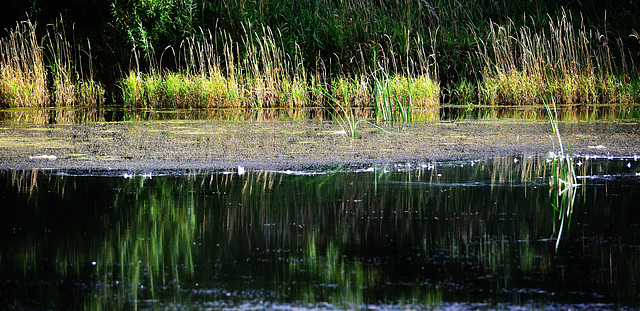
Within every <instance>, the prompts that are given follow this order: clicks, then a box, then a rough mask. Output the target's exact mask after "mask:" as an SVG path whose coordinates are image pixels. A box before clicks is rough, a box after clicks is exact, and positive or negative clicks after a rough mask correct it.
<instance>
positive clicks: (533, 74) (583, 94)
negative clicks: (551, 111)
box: [478, 11, 636, 104]
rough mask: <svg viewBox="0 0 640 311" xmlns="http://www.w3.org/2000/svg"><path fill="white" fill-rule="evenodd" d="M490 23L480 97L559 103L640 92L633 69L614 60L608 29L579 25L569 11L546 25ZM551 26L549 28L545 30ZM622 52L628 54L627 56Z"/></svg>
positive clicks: (482, 50) (482, 48)
mask: <svg viewBox="0 0 640 311" xmlns="http://www.w3.org/2000/svg"><path fill="white" fill-rule="evenodd" d="M531 23H532V25H531V26H527V25H525V26H521V27H516V26H515V24H514V23H513V22H510V23H509V24H507V25H504V26H503V25H498V24H496V23H490V32H489V36H488V38H486V39H480V38H478V42H479V44H478V46H479V52H478V53H479V55H480V57H481V59H482V61H483V80H482V82H481V83H480V90H479V91H480V97H481V99H482V100H483V101H484V102H487V103H489V104H542V103H543V98H545V99H551V98H552V99H554V100H555V101H557V102H558V103H560V104H574V103H588V104H593V103H611V102H620V101H622V102H626V101H630V100H632V97H634V96H636V94H634V92H633V91H631V89H632V88H630V87H631V84H630V80H629V78H628V73H625V72H618V71H617V68H616V67H615V66H614V65H613V63H614V62H613V55H612V53H613V52H612V48H611V47H610V44H611V43H610V42H609V39H608V38H607V36H606V35H607V34H606V33H605V34H601V33H599V32H598V31H597V30H594V29H587V28H586V27H585V26H584V23H581V24H580V25H581V26H580V27H579V28H577V29H576V28H574V26H573V18H572V16H571V15H570V14H567V13H565V12H564V11H563V12H562V14H561V15H560V16H559V17H558V18H557V19H552V18H551V17H549V20H548V25H547V27H546V29H543V30H539V31H537V30H536V29H538V28H537V27H536V25H535V24H534V22H533V21H532V22H531ZM544 30H546V31H544ZM621 57H623V58H624V55H622V56H621Z"/></svg>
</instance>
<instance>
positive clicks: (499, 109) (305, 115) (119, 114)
mask: <svg viewBox="0 0 640 311" xmlns="http://www.w3.org/2000/svg"><path fill="white" fill-rule="evenodd" d="M332 113H333V112H330V111H329V110H327V109H324V108H301V109H293V108H291V109H287V108H281V109H172V110H149V109H128V108H122V107H108V106H107V107H98V108H96V107H89V108H82V107H81V108H65V109H61V108H38V109H26V108H16V109H6V110H0V122H2V123H7V124H35V125H48V124H78V123H87V122H114V121H154V120H241V121H266V120H308V119H314V120H330V119H331V118H332ZM411 113H412V114H413V115H412V116H411V120H414V121H438V120H458V119H495V118H514V119H525V120H546V119H547V114H546V111H545V108H544V107H542V106H517V107H505V106H442V107H440V108H425V109H414V110H412V111H411ZM335 115H338V116H339V115H341V113H336V114H335ZM353 115H354V117H355V118H357V119H368V120H374V119H376V116H375V111H374V109H373V108H362V107H360V108H355V109H354V110H353ZM558 116H559V119H560V120H564V121H577V120H630V119H633V120H637V119H640V106H638V105H605V106H594V105H571V106H559V107H558Z"/></svg>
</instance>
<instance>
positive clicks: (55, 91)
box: [0, 20, 105, 107]
mask: <svg viewBox="0 0 640 311" xmlns="http://www.w3.org/2000/svg"><path fill="white" fill-rule="evenodd" d="M0 42H1V43H0V54H1V55H2V59H1V61H0V105H4V106H8V107H44V106H49V105H55V106H58V107H64V106H77V105H101V104H102V103H104V100H105V96H104V94H105V90H104V87H103V86H102V84H101V83H99V82H97V81H96V80H94V78H93V64H92V56H91V48H90V47H91V45H90V43H89V42H88V41H87V47H88V48H87V50H86V51H84V50H81V49H80V48H79V46H75V45H74V44H72V43H71V42H70V41H69V40H68V38H67V36H66V32H65V30H64V27H63V22H62V20H59V21H58V22H57V23H56V24H54V25H52V26H51V27H49V28H48V29H47V30H46V32H45V35H43V36H39V35H38V33H37V29H36V25H35V24H32V23H31V22H30V21H26V22H23V23H20V24H18V25H17V27H16V28H15V29H13V30H10V32H9V36H8V37H7V38H3V39H1V41H0ZM82 55H85V56H84V57H85V59H86V61H87V62H88V64H89V65H88V66H87V69H86V70H87V72H85V71H84V70H85V68H84V67H83V66H82ZM50 79H51V80H50Z"/></svg>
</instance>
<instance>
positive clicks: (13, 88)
mask: <svg viewBox="0 0 640 311" xmlns="http://www.w3.org/2000/svg"><path fill="white" fill-rule="evenodd" d="M0 57H1V59H0V105H6V106H10V107H42V106H45V105H47V103H48V100H49V90H48V89H47V72H46V69H45V64H44V54H43V50H42V44H41V42H40V40H39V39H38V38H37V36H36V25H35V24H32V23H31V21H29V20H27V21H25V22H22V23H19V24H18V25H17V26H16V28H15V29H12V30H10V31H9V36H8V37H7V38H3V39H2V40H1V41H0Z"/></svg>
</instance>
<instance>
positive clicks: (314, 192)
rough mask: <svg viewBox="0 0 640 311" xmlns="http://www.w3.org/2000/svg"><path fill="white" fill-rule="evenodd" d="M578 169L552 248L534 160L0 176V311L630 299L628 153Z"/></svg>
mask: <svg viewBox="0 0 640 311" xmlns="http://www.w3.org/2000/svg"><path fill="white" fill-rule="evenodd" d="M578 160H579V161H578ZM576 162H580V163H581V166H579V167H577V170H578V175H580V176H581V177H580V179H579V180H580V181H581V182H583V183H584V185H583V186H582V187H580V188H579V189H578V190H577V195H576V199H575V205H574V206H573V214H572V217H571V219H570V226H569V227H567V228H565V231H564V233H563V235H562V238H561V241H560V244H559V247H558V249H557V250H556V248H555V244H556V237H557V235H558V230H559V226H560V224H559V221H558V214H557V213H556V212H555V211H554V209H553V208H552V207H551V203H552V198H553V195H554V193H553V192H550V187H549V183H548V181H549V167H548V165H547V163H546V161H545V159H544V158H540V159H537V158H529V157H523V156H519V157H516V158H512V157H507V158H500V159H489V160H485V161H476V162H470V161H465V162H446V163H425V164H421V163H412V164H410V165H409V164H401V165H387V166H377V167H374V168H369V167H364V168H335V169H328V170H321V171H308V172H252V171H248V172H245V173H244V174H241V175H239V174H238V171H237V170H233V171H230V172H210V171H181V172H159V171H155V172H103V171H101V172H72V171H41V170H40V171H39V170H34V171H0V199H1V200H2V214H3V215H2V219H1V220H0V229H1V230H2V232H1V234H2V238H0V263H1V267H2V269H1V270H0V276H1V277H0V281H1V283H0V305H1V306H5V307H2V308H0V309H59V310H70V309H108V310H111V309H133V308H138V309H164V308H169V309H224V308H230V309H281V310H289V309H407V308H408V309H443V308H445V309H446V308H448V309H472V308H479V309H508V308H519V307H522V308H527V309H528V308H540V309H547V308H555V309H569V308H572V309H611V308H619V307H627V308H636V307H639V306H640V284H639V283H640V227H639V224H640V204H638V202H640V176H639V174H638V173H637V172H639V171H640V162H637V161H636V159H633V158H631V159H593V158H590V159H586V158H580V159H576ZM129 174H132V176H130V175H129Z"/></svg>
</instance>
